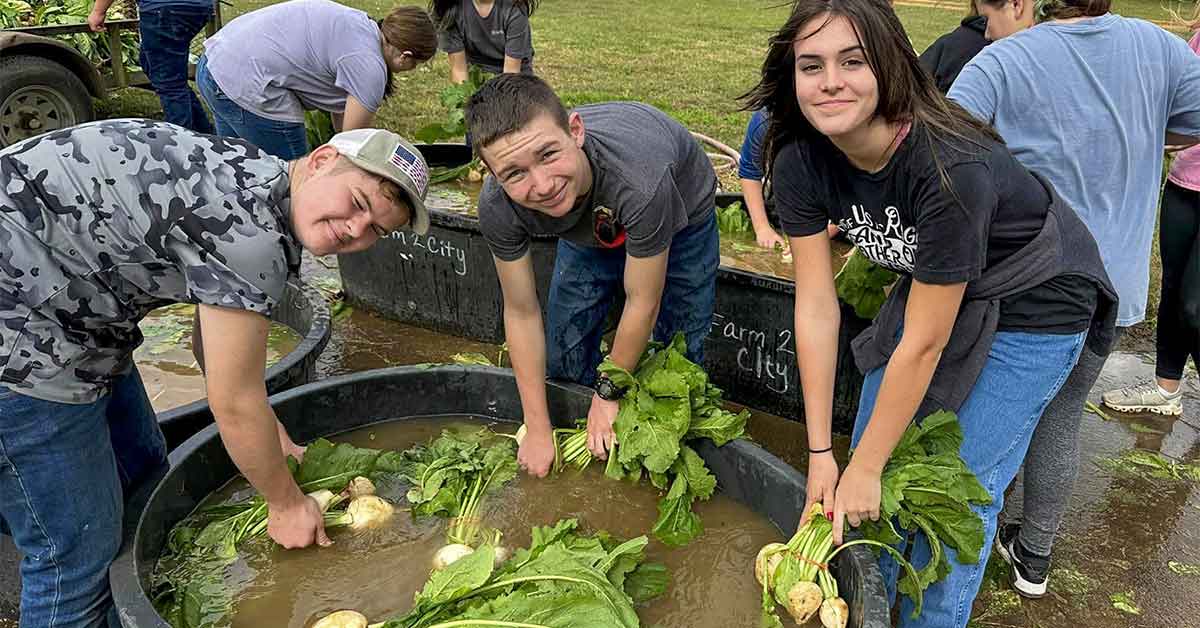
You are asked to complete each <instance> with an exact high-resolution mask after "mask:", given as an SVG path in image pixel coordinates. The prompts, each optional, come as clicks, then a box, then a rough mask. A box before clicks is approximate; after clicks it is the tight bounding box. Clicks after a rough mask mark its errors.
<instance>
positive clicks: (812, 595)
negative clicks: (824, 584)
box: [784, 581, 824, 624]
mask: <svg viewBox="0 0 1200 628" xmlns="http://www.w3.org/2000/svg"><path fill="white" fill-rule="evenodd" d="M787 597H788V599H787V604H785V605H784V606H785V608H787V611H788V614H789V615H791V616H792V619H794V620H796V623H797V624H803V623H804V622H806V621H808V620H810V619H812V616H813V615H816V614H817V611H819V610H820V609H821V600H822V598H823V597H824V595H822V593H821V587H820V586H818V585H817V583H815V582H812V581H808V582H797V583H796V584H795V585H794V586H793V587H792V588H791V590H790V591H788V594H787Z"/></svg>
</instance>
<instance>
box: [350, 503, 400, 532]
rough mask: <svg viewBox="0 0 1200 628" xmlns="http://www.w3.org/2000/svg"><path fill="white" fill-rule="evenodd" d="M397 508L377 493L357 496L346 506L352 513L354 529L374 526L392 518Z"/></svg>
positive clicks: (351, 518) (351, 523) (351, 525)
mask: <svg viewBox="0 0 1200 628" xmlns="http://www.w3.org/2000/svg"><path fill="white" fill-rule="evenodd" d="M394 512H395V509H394V508H392V505H391V504H389V503H387V502H386V501H384V500H383V499H382V498H380V497H379V496H377V495H363V496H361V497H355V498H354V499H352V500H351V501H350V505H349V506H347V507H346V513H347V514H349V515H350V527H351V528H352V529H354V530H364V529H367V528H374V527H376V526H378V525H380V524H382V523H383V522H385V521H387V520H388V519H391V518H392V514H393V513H394Z"/></svg>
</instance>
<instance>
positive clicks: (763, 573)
mask: <svg viewBox="0 0 1200 628" xmlns="http://www.w3.org/2000/svg"><path fill="white" fill-rule="evenodd" d="M787 549H788V546H787V545H785V544H783V543H768V544H766V545H764V546H763V548H762V549H760V550H758V557H757V558H755V559H754V577H755V578H756V579H757V580H758V583H759V584H765V582H764V578H765V579H766V582H774V581H775V570H776V569H778V568H779V563H781V562H783V554H784V552H786V551H787Z"/></svg>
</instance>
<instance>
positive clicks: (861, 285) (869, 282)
mask: <svg viewBox="0 0 1200 628" xmlns="http://www.w3.org/2000/svg"><path fill="white" fill-rule="evenodd" d="M896 278H897V276H896V273H893V272H892V271H890V270H887V269H886V268H882V267H880V266H876V265H875V264H874V263H873V262H871V260H869V259H867V257H866V256H865V255H863V254H862V253H860V252H859V251H858V248H855V249H853V250H852V251H851V253H850V257H848V258H846V264H845V265H844V266H842V269H841V270H839V271H838V272H837V274H836V275H834V276H833V283H834V286H835V287H836V288H837V295H838V298H839V299H841V300H843V301H845V302H846V303H847V304H849V305H850V307H852V308H854V313H855V314H857V315H858V317H859V318H866V319H872V318H875V315H876V314H878V313H879V308H881V307H883V302H884V301H885V300H887V292H886V290H885V289H886V288H887V287H888V286H891V285H892V284H893V283H895V282H896Z"/></svg>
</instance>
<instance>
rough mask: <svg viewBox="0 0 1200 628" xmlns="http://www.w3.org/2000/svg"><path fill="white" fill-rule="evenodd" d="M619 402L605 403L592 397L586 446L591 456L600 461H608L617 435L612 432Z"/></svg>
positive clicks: (596, 397)
mask: <svg viewBox="0 0 1200 628" xmlns="http://www.w3.org/2000/svg"><path fill="white" fill-rule="evenodd" d="M620 408H621V404H620V402H617V401H605V400H604V399H601V398H600V395H592V407H591V409H590V410H588V418H587V433H588V439H587V445H588V450H590V451H591V452H592V455H593V456H595V457H596V458H598V459H600V460H607V459H608V452H610V451H612V448H613V443H614V442H616V439H617V435H616V434H615V433H614V432H613V421H616V420H617V411H618V410H619V409H620Z"/></svg>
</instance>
